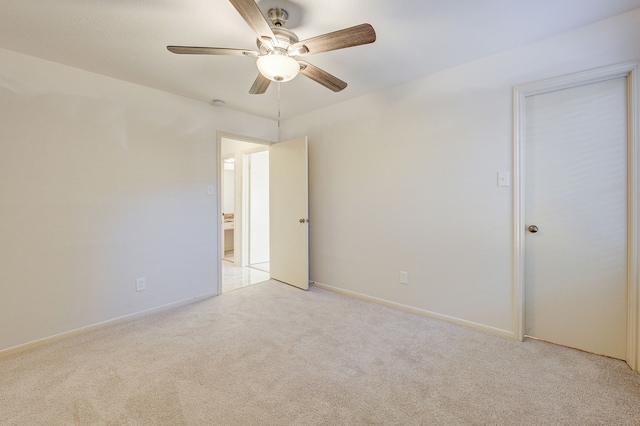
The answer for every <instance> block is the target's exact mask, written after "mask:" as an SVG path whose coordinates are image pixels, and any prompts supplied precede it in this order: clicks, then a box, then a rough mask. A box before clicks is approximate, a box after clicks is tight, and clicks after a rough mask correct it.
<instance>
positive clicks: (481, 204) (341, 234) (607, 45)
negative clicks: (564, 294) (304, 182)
mask: <svg viewBox="0 0 640 426" xmlns="http://www.w3.org/2000/svg"><path fill="white" fill-rule="evenodd" d="M424 53H425V54H427V53H428V52H424ZM637 59H640V9H637V10H635V11H633V12H631V13H628V14H625V15H621V16H618V17H615V18H612V19H609V20H606V21H601V22H599V23H596V24H594V25H590V26H587V27H583V28H580V29H577V30H574V31H571V32H568V33H565V34H562V35H559V36H556V37H553V38H549V39H546V40H543V41H540V42H537V43H533V44H530V45H527V46H525V47H522V48H518V49H514V50H511V51H508V52H504V53H501V54H497V55H494V56H491V57H488V58H485V59H481V60H477V61H474V62H471V63H468V64H465V65H462V66H459V67H456V68H452V69H449V70H445V71H442V72H439V73H437V74H434V75H430V76H426V77H424V78H421V79H418V80H415V81H412V82H410V83H407V84H404V85H400V86H397V87H393V88H391V89H388V90H384V91H380V92H378V93H375V94H372V95H368V96H364V97H361V98H358V99H355V100H352V101H348V102H345V103H343V104H340V105H337V106H333V107H329V108H325V109H322V110H319V111H314V112H313V113H309V114H306V115H302V116H298V117H295V118H292V119H289V120H286V121H284V122H283V123H282V131H281V139H282V140H286V139H289V138H293V137H296V136H300V135H308V136H309V170H310V176H309V178H310V219H311V227H310V239H311V250H310V251H311V259H310V261H311V263H310V273H311V279H312V280H313V281H316V282H319V283H323V284H326V285H330V286H334V287H338V288H339V289H342V290H347V291H350V292H356V293H360V294H363V295H366V296H370V297H375V298H379V299H383V300H386V301H390V302H394V303H398V304H404V305H407V306H410V307H413V308H417V309H419V310H424V311H428V312H431V313H435V314H438V315H444V316H449V317H452V318H453V319H459V320H463V321H467V322H471V323H476V324H478V325H479V326H481V327H484V328H486V329H487V330H491V329H492V328H493V331H494V332H497V333H499V334H505V335H509V334H510V333H511V332H512V294H511V293H512V260H513V259H512V188H500V187H498V186H497V176H496V174H497V172H498V171H509V170H511V169H512V100H511V99H512V88H513V86H514V85H518V84H521V83H526V82H531V81H536V80H540V79H544V78H549V77H554V76H559V75H564V74H568V73H572V72H577V71H582V70H586V69H591V68H595V67H599V66H605V65H609V64H614V63H619V62H625V61H632V60H637ZM347 90H349V89H348V88H347ZM401 270H404V271H408V272H409V284H408V285H401V284H399V271H401Z"/></svg>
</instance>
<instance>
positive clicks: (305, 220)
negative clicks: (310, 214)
mask: <svg viewBox="0 0 640 426" xmlns="http://www.w3.org/2000/svg"><path fill="white" fill-rule="evenodd" d="M299 222H300V223H305V222H309V219H305V218H304V217H303V218H300V220H299Z"/></svg>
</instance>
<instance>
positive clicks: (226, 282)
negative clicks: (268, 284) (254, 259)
mask: <svg viewBox="0 0 640 426" xmlns="http://www.w3.org/2000/svg"><path fill="white" fill-rule="evenodd" d="M268 279H269V273H268V272H264V271H260V270H258V269H254V268H248V267H243V266H236V265H234V264H233V263H231V262H227V261H225V260H223V261H222V292H223V293H226V292H227V291H231V290H235V289H238V288H241V287H246V286H248V285H252V284H257V283H260V282H262V281H267V280H268Z"/></svg>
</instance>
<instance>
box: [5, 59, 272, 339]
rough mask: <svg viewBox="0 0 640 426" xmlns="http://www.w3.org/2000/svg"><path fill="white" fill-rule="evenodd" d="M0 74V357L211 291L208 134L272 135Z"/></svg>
mask: <svg viewBox="0 0 640 426" xmlns="http://www.w3.org/2000/svg"><path fill="white" fill-rule="evenodd" d="M0 64H2V67H0V324H2V326H1V327H0V350H3V349H7V348H10V347H14V346H17V345H21V344H25V343H27V342H32V341H35V340H38V339H42V338H46V337H49V336H53V335H56V334H59V333H64V332H68V331H71V330H74V329H77V328H80V327H85V326H88V325H92V324H96V323H99V322H102V321H105V320H109V319H114V318H117V317H121V316H124V315H128V314H132V313H136V312H140V311H143V310H146V309H153V308H156V307H159V306H162V305H166V304H170V303H174V302H177V301H181V300H186V299H190V298H194V297H197V296H201V295H210V294H215V293H216V291H217V282H216V281H217V278H216V277H217V275H218V274H217V272H218V271H217V270H216V269H217V258H218V256H219V253H218V248H217V247H216V232H217V223H218V217H217V206H216V200H217V197H216V196H215V195H214V196H208V195H207V185H208V184H215V182H216V173H217V172H216V170H217V164H218V161H217V160H216V158H215V156H216V131H223V132H233V133H239V134H244V135H248V136H252V137H256V138H264V139H272V140H273V139H275V138H276V137H277V124H276V123H275V122H274V121H272V120H267V119H263V118H258V117H254V116H251V115H247V114H242V113H237V112H234V111H231V110H227V109H224V108H214V107H212V106H210V105H207V104H205V103H202V102H197V101H193V100H188V99H186V98H181V97H178V96H174V95H170V94H166V93H162V92H159V91H156V90H152V89H148V88H144V87H141V86H136V85H133V84H129V83H125V82H122V81H120V80H115V79H111V78H107V77H104V76H100V75H96V74H92V73H89V72H85V71H82V70H78V69H74V68H69V67H66V66H62V65H59V64H55V63H51V62H47V61H43V60H40V59H36V58H33V57H28V56H24V55H20V54H17V53H14V52H10V51H7V50H2V49H0ZM139 277H146V278H147V290H146V291H144V292H139V293H137V292H136V291H135V280H136V278H139Z"/></svg>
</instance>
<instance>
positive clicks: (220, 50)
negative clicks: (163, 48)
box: [167, 46, 259, 56]
mask: <svg viewBox="0 0 640 426" xmlns="http://www.w3.org/2000/svg"><path fill="white" fill-rule="evenodd" d="M167 49H168V50H169V52H173V53H178V54H185V55H230V56H258V55H259V53H258V52H255V51H253V50H244V49H227V48H225V47H196V46H167Z"/></svg>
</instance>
